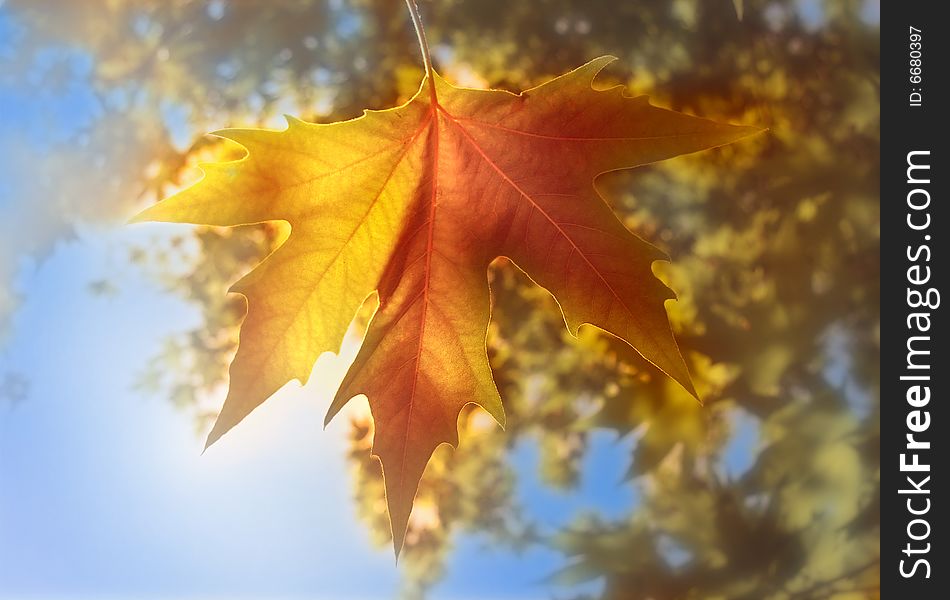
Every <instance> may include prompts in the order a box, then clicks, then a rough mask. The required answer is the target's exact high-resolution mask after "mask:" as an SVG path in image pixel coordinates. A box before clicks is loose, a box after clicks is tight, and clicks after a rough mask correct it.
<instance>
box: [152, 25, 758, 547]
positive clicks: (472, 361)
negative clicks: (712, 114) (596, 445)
mask: <svg viewBox="0 0 950 600" xmlns="http://www.w3.org/2000/svg"><path fill="white" fill-rule="evenodd" d="M414 16H415V15H414ZM417 26H418V23H417ZM423 48H424V54H425V55H426V57H427V54H428V53H427V50H425V46H424V44H423ZM612 60H615V59H613V58H612V57H602V58H598V59H596V60H593V61H591V62H589V63H587V64H586V65H584V66H582V67H580V68H578V69H576V70H574V71H572V72H570V73H568V74H566V75H564V76H561V77H558V78H556V79H554V80H551V81H549V82H547V83H545V84H543V85H541V86H538V87H536V88H533V89H531V90H528V91H526V92H523V93H521V94H517V95H516V94H512V93H509V92H504V91H497V90H473V89H463V88H458V87H455V86H452V85H450V84H449V83H447V82H446V81H445V80H443V79H442V78H441V77H439V76H438V75H437V74H436V73H435V72H434V71H433V70H432V68H431V64H430V63H429V60H428V58H427V60H426V71H427V75H426V77H425V79H424V81H423V83H422V86H421V87H420V89H419V92H418V93H417V94H416V95H415V96H414V97H413V98H412V99H411V100H409V101H408V102H407V103H406V104H404V105H402V106H400V107H398V108H393V109H389V110H384V111H366V112H365V113H364V115H363V116H362V117H359V118H357V119H353V120H350V121H344V122H338V123H332V124H313V123H306V122H303V121H299V120H296V119H293V118H290V117H288V128H287V129H286V130H284V131H268V130H259V129H230V130H224V131H220V132H217V135H219V136H221V137H224V138H227V139H230V140H233V141H235V142H237V143H239V144H241V145H242V146H244V148H245V149H246V150H247V155H246V156H245V157H244V158H242V159H240V160H238V161H234V162H227V163H215V164H207V165H203V166H202V169H203V171H204V178H203V179H202V180H201V181H199V182H198V183H197V184H195V185H194V186H192V187H190V188H188V189H186V190H184V191H182V192H179V193H178V194H176V195H174V196H172V197H170V198H168V199H165V200H163V201H162V202H160V203H158V204H156V205H155V206H153V207H151V208H149V209H147V210H145V211H144V212H142V213H141V214H140V215H139V216H137V217H136V218H135V220H136V221H166V222H182V223H195V224H203V225H216V226H236V225H243V224H249V223H259V222H263V221H273V220H283V221H286V222H288V223H289V224H290V226H291V228H292V229H291V234H290V236H289V238H288V239H287V241H286V242H285V243H284V244H283V245H281V246H280V247H279V248H278V249H277V250H276V251H275V252H274V253H272V254H271V255H270V256H268V257H267V258H266V259H265V260H264V261H263V262H262V263H261V264H260V265H259V266H258V267H257V268H255V269H254V270H253V271H251V272H250V273H249V274H248V275H247V276H246V277H244V278H243V279H241V280H240V281H239V282H238V283H237V284H235V285H234V287H233V288H232V291H234V292H238V293H240V294H242V295H244V296H245V297H246V298H247V307H248V308H247V317H246V319H245V321H244V323H243V325H242V328H241V338H240V345H239V348H238V351H237V354H236V356H235V358H234V361H233V363H232V365H231V381H230V389H229V391H228V395H227V398H226V400H225V403H224V407H223V409H222V410H221V413H220V415H219V416H218V419H217V421H216V423H215V425H214V427H213V429H212V431H211V433H210V434H209V436H208V445H210V444H211V443H213V442H214V441H216V440H217V439H218V438H220V437H221V435H223V434H224V433H226V432H227V431H228V430H229V429H231V428H232V427H234V426H235V425H236V424H237V423H238V422H240V421H241V420H242V419H243V418H244V417H245V416H247V415H248V414H249V413H250V412H251V411H252V410H254V409H255V408H256V407H257V406H259V405H260V404H261V403H262V402H263V401H264V400H266V399H267V398H268V397H269V396H271V395H272V394H273V393H274V392H276V391H277V390H278V389H279V388H281V387H282V386H283V385H284V384H286V383H287V382H288V381H290V380H292V379H296V380H299V381H300V382H301V383H304V384H305V383H306V382H307V379H308V378H309V375H310V372H311V370H312V368H313V365H314V362H315V361H316V359H317V358H318V357H319V356H320V354H321V353H323V352H326V351H334V352H338V351H339V348H340V344H341V342H342V339H343V336H344V334H345V332H346V330H347V328H348V326H349V324H350V322H351V321H352V319H353V317H354V315H355V314H356V312H357V310H358V309H359V307H360V306H361V305H362V303H363V302H364V300H366V299H367V297H368V296H369V295H371V294H372V293H373V292H376V293H377V295H378V300H379V307H378V309H377V311H376V313H375V315H374V316H373V318H372V320H371V321H370V323H369V326H368V328H367V331H366V336H365V339H364V340H363V343H362V346H361V348H360V351H359V353H358V355H357V357H356V359H355V361H354V362H353V364H352V366H351V367H350V369H349V371H348V373H347V374H346V377H345V378H344V380H343V382H342V384H341V385H340V388H339V390H338V392H337V394H336V397H335V399H334V401H333V403H332V405H331V406H330V409H329V412H328V414H327V422H329V420H330V419H331V418H332V417H333V416H334V415H335V414H336V413H337V412H338V411H339V410H340V409H341V408H342V407H343V405H344V404H346V402H347V401H348V400H349V399H350V398H352V397H354V396H357V395H359V394H365V395H366V396H367V398H368V400H369V405H370V408H371V410H372V414H373V418H374V421H375V424H376V435H375V439H374V445H373V454H374V455H375V456H377V457H378V458H379V459H380V461H381V463H382V466H383V473H384V480H385V489H386V496H387V502H388V506H389V513H390V520H391V524H392V533H393V540H394V545H395V549H396V552H397V554H398V552H399V549H400V548H401V546H402V543H403V538H404V535H405V531H406V527H407V523H408V519H409V513H410V511H411V508H412V502H413V497H414V495H415V492H416V489H417V487H418V483H419V480H420V478H421V477H422V473H423V471H424V469H425V466H426V464H427V462H428V460H429V458H430V456H431V454H432V452H433V451H434V449H435V448H436V447H437V446H438V445H440V444H442V443H449V444H452V445H453V446H456V445H457V444H458V429H457V419H458V415H459V412H460V411H461V409H462V408H463V407H464V406H465V405H467V404H470V403H474V404H477V405H478V406H480V407H482V408H483V409H485V410H486V411H488V413H490V414H491V415H492V416H493V417H494V418H495V419H496V420H497V421H498V422H499V423H500V424H502V425H504V420H505V416H504V411H503V408H502V402H501V398H500V397H499V394H498V391H497V390H496V388H495V385H494V381H493V379H492V374H491V369H490V368H489V363H488V357H487V352H486V331H487V327H488V322H489V317H490V304H489V303H490V292H489V283H488V267H489V263H491V262H492V261H493V260H494V259H495V258H497V257H499V256H505V257H508V258H509V259H510V260H511V261H513V262H514V263H515V264H516V265H517V266H518V267H520V268H521V269H522V270H524V272H525V273H527V274H528V275H529V276H530V277H531V278H532V280H533V281H535V282H536V283H537V284H539V285H541V286H543V287H544V288H546V289H547V290H549V291H550V292H551V293H552V294H553V295H554V297H555V298H556V299H557V301H558V303H559V305H560V307H561V309H562V312H563V315H564V319H565V322H566V324H567V327H568V328H569V330H570V331H571V333H573V334H575V335H576V334H577V331H578V328H579V327H580V326H581V325H582V324H585V323H589V324H592V325H594V326H596V327H599V328H600V329H602V330H604V331H606V332H609V333H611V334H613V335H615V336H617V337H619V338H621V339H623V340H625V341H626V342H628V343H629V344H630V345H632V346H633V347H634V348H635V349H636V350H637V351H638V352H639V353H640V354H641V355H642V356H643V357H644V358H646V359H647V360H648V361H650V362H651V363H653V364H654V365H656V366H657V367H658V368H659V369H660V370H662V371H663V372H665V373H667V374H668V375H669V376H670V377H672V378H673V379H674V380H676V381H677V382H678V383H679V384H680V385H682V386H683V387H684V388H686V389H687V390H688V391H689V392H690V393H691V394H693V395H695V391H694V389H693V386H692V383H691V382H690V377H689V373H688V371H687V368H686V365H685V363H684V361H683V358H682V357H681V355H680V353H679V350H678V348H677V346H676V342H675V340H674V339H673V334H672V331H671V328H670V325H669V321H668V319H667V315H666V312H665V308H664V301H665V300H668V299H671V298H673V297H674V296H673V294H672V292H671V291H670V290H669V289H668V288H667V287H666V286H665V285H663V284H662V283H661V282H660V281H659V280H658V279H657V278H656V277H655V276H654V275H653V273H652V271H651V265H652V263H653V262H654V261H657V260H664V259H666V257H665V256H664V254H663V253H662V252H660V251H659V250H658V249H657V248H655V247H653V246H652V245H650V244H648V243H647V242H645V241H643V240H642V239H640V238H639V237H637V236H635V235H634V234H632V233H631V232H629V231H628V230H627V229H626V228H625V227H624V226H623V224H622V223H621V222H620V221H619V220H618V219H617V217H616V216H615V215H614V214H613V212H612V211H611V210H610V208H609V207H608V206H607V204H606V203H605V202H604V201H603V199H602V198H600V197H599V196H598V194H597V192H596V190H595V188H594V186H593V181H594V179H595V178H596V177H597V176H598V175H600V174H602V173H605V172H607V171H612V170H617V169H626V168H631V167H635V166H638V165H643V164H647V163H651V162H654V161H658V160H663V159H666V158H670V157H673V156H676V155H679V154H684V153H689V152H695V151H698V150H701V149H705V148H711V147H715V146H720V145H723V144H727V143H730V142H732V141H735V140H737V139H739V138H742V137H744V136H747V135H749V134H751V133H754V132H756V131H758V130H757V129H754V128H750V127H740V126H733V125H725V124H719V123H715V122H713V121H709V120H705V119H701V118H697V117H693V116H688V115H684V114H681V113H677V112H673V111H669V110H665V109H661V108H657V107H655V106H652V105H650V104H649V102H648V101H647V99H646V98H645V97H639V98H630V97H627V96H625V95H624V93H623V90H622V88H621V87H619V86H618V87H614V88H612V89H607V90H601V91H597V90H595V89H594V88H593V87H592V83H593V80H594V78H595V76H596V75H597V73H598V72H599V71H600V70H601V69H602V68H603V67H604V66H606V65H607V64H608V63H609V62H611V61H612Z"/></svg>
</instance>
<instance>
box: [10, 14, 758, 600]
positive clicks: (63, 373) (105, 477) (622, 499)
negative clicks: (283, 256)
mask: <svg viewBox="0 0 950 600" xmlns="http://www.w3.org/2000/svg"><path fill="white" fill-rule="evenodd" d="M0 4H2V3H0ZM12 25H13V23H12V21H11V19H10V18H9V16H8V15H5V14H4V12H3V9H2V8H0V60H4V59H5V58H10V52H9V45H7V46H4V43H3V40H8V41H9V39H10V35H11V32H12V31H14V30H15V28H14V27H13V26H12ZM69 58H70V61H71V64H72V65H73V70H74V73H75V74H76V80H75V82H72V83H70V85H69V86H67V88H66V89H65V90H64V91H61V92H59V93H56V94H52V93H47V92H45V91H43V90H38V89H36V88H35V87H34V83H33V82H31V81H22V82H9V81H8V82H2V81H0V134H2V137H0V148H3V147H6V148H7V150H8V151H12V150H11V149H14V148H15V149H16V151H18V152H20V151H24V152H28V153H36V154H39V155H42V154H43V153H44V152H49V151H50V148H52V147H53V145H54V144H56V143H58V142H60V141H62V140H65V139H69V136H70V135H72V134H74V133H75V132H76V131H77V130H78V128H80V127H82V126H83V125H84V124H85V123H87V122H88V121H89V120H90V119H91V118H94V117H96V116H97V114H96V111H97V110H98V109H97V104H96V102H95V101H94V99H93V97H92V95H91V93H90V91H89V89H88V87H86V86H85V85H84V84H83V79H84V73H85V72H86V71H87V70H88V69H89V61H88V59H87V58H85V57H83V56H82V55H80V54H77V53H72V54H69ZM174 115H175V112H174V110H169V111H168V115H166V117H167V118H169V119H172V118H174ZM27 145H28V146H29V147H28V148H26V146H27ZM75 151H77V152H81V149H77V150H75ZM10 164H11V163H9V162H8V161H3V162H2V163H0V217H2V219H3V223H2V224H0V233H2V234H4V235H5V236H6V239H7V240H8V241H9V239H18V238H19V239H31V238H35V237H37V235H35V234H36V233H37V232H35V231H32V230H24V227H25V226H24V225H23V223H29V224H30V226H36V227H42V226H43V225H44V224H43V223H42V222H38V221H36V214H41V215H42V214H44V211H43V210H39V209H42V208H43V207H39V209H38V207H37V206H36V205H35V202H36V201H37V198H36V197H35V196H34V195H33V194H31V191H30V190H31V179H32V178H34V177H42V173H32V172H30V171H29V170H22V169H19V168H14V167H11V166H10ZM26 215H31V217H30V220H29V221H27V220H26ZM121 217H122V215H117V218H116V220H115V223H116V224H112V225H106V224H102V223H98V224H95V223H78V224H77V225H78V226H77V230H76V235H75V237H73V238H69V239H62V240H60V241H59V242H57V243H56V244H55V245H54V247H53V248H52V250H51V251H49V252H46V253H45V254H46V256H44V257H42V258H41V259H38V258H37V257H35V256H29V255H27V254H23V253H21V252H20V248H19V247H18V246H16V245H13V244H10V243H8V244H4V241H3V240H2V239H0V276H3V275H4V273H3V271H4V268H3V265H4V264H6V265H8V267H7V268H8V269H9V270H10V271H12V273H13V275H12V276H13V287H14V290H13V291H14V292H15V293H16V295H18V296H20V297H21V298H22V303H21V305H20V306H19V308H18V309H17V310H16V311H15V312H14V313H13V319H12V326H11V327H10V331H9V335H8V336H7V338H6V339H5V340H3V341H2V342H0V344H2V345H0V380H2V379H3V378H4V377H5V376H7V375H9V376H14V375H15V376H16V377H17V378H22V379H23V380H24V381H25V382H26V383H27V385H28V394H27V397H26V398H25V399H24V400H23V401H22V402H18V403H15V404H14V403H9V402H7V403H4V402H2V401H0V599H6V598H9V599H13V598H17V599H22V598H35V599H37V600H39V599H60V598H62V599H74V598H75V599H87V598H88V599H92V598H123V599H126V598H182V599H196V600H197V599H206V598H207V599H211V598H229V599H240V598H255V599H256V598H288V599H289V598H308V599H313V600H319V599H322V598H333V599H343V598H354V599H356V598H367V599H369V598H391V597H393V595H394V591H395V590H396V589H397V588H398V579H399V573H398V570H397V567H396V565H395V564H394V561H393V557H392V552H391V549H389V548H377V547H375V546H373V545H372V544H371V543H370V541H369V535H368V533H367V531H366V529H365V527H364V525H363V524H362V523H360V522H359V521H358V520H357V518H356V515H355V505H354V502H353V500H352V493H353V492H352V481H351V479H350V477H349V474H348V469H347V463H346V460H345V457H344V453H345V450H346V443H345V440H344V435H345V433H346V430H345V427H343V426H342V425H343V423H344V421H343V420H338V421H337V422H336V426H332V425H331V427H330V428H329V429H328V430H326V431H324V430H323V427H322V419H323V415H324V411H325V409H326V406H328V404H329V401H330V396H331V394H332V391H333V389H334V385H333V380H334V378H335V377H336V378H339V377H341V376H342V373H343V369H344V368H345V366H346V357H342V358H335V357H331V356H327V357H325V358H324V359H321V362H320V363H318V366H317V369H318V370H322V371H321V372H322V373H323V376H320V377H313V378H312V381H314V382H320V381H323V382H324V383H323V385H320V384H318V383H314V384H312V385H310V386H308V387H307V388H303V389H301V388H299V387H298V386H296V385H294V384H291V385H290V386H288V387H287V388H285V389H284V390H282V391H281V392H280V393H279V394H278V395H277V396H276V397H275V398H273V399H272V400H271V401H269V402H267V403H265V404H264V406H262V407H261V408H260V409H259V410H257V411H256V412H255V413H254V415H253V416H252V418H250V419H248V421H246V422H245V423H244V424H243V425H242V426H241V427H238V428H237V429H235V430H234V431H233V432H231V433H230V434H229V435H228V436H226V437H225V438H224V439H223V440H222V441H221V442H220V443H218V444H216V445H215V446H214V447H213V448H212V449H211V450H209V451H208V452H207V453H206V454H205V455H203V456H202V455H201V443H202V441H201V440H200V439H199V437H198V436H197V435H196V434H195V432H194V426H193V422H192V421H191V418H190V416H189V415H188V414H186V413H182V412H179V411H176V410H175V409H174V408H173V407H172V405H171V403H170V402H166V401H164V400H163V399H161V398H155V397H149V396H146V395H142V394H141V393H139V392H137V391H135V389H134V383H135V380H136V377H137V376H138V375H139V374H140V373H141V371H142V369H143V368H144V366H145V363H146V361H147V360H148V358H149V357H151V356H154V355H155V354H156V353H157V352H158V351H159V350H160V347H161V344H162V342H163V341H164V340H165V339H166V337H167V336H169V335H170V334H173V333H175V332H177V331H183V330H186V329H187V328H189V327H194V326H196V325H198V324H199V315H198V314H197V311H196V310H195V309H194V307H191V306H188V305H186V304H185V303H183V302H182V301H181V300H179V299H177V298H176V297H174V296H172V295H170V294H169V293H168V292H167V291H165V290H163V289H162V288H161V287H159V286H157V285H156V284H155V283H154V281H152V280H150V279H148V278H147V277H146V276H145V275H144V274H143V273H141V272H140V271H138V270H137V269H136V268H135V267H133V266H131V265H129V264H127V263H126V262H125V258H124V257H125V256H126V254H125V253H124V249H125V248H127V247H128V245H129V244H131V243H140V244H141V243H145V242H147V241H148V240H149V239H152V238H155V237H156V236H157V237H161V236H171V235H176V234H180V233H181V232H182V231H186V230H187V228H184V227H180V226H170V225H144V226H135V227H127V226H124V225H121V224H120V223H121V222H122V221H123V220H124V219H123V218H121ZM0 237H2V236H0ZM106 276H108V277H109V279H110V280H111V281H112V282H113V283H114V284H115V285H116V287H117V289H118V290H119V292H118V294H117V295H106V296H102V295H100V296H97V295H93V294H91V293H90V292H89V284H90V283H92V282H94V281H97V280H100V279H102V278H103V277H106ZM7 283H9V282H8V281H7V280H4V281H2V282H0V285H7ZM739 425H740V428H741V430H742V434H741V435H739V436H738V437H737V441H736V442H735V443H734V444H733V446H732V447H730V450H729V452H730V457H731V458H730V465H731V468H730V470H734V471H735V472H739V471H741V470H742V469H743V468H744V467H745V466H747V463H748V460H749V459H748V457H750V456H751V455H752V453H753V447H754V444H755V424H754V422H753V421H752V420H751V419H747V420H746V421H742V422H740V423H739ZM633 443H634V442H633V441H632V440H631V439H630V438H627V439H624V440H619V441H618V440H615V439H614V438H613V437H612V436H610V435H607V434H604V435H599V436H596V437H595V439H594V440H593V444H592V451H591V453H590V455H589V456H588V457H587V458H586V462H585V468H584V469H583V473H584V477H583V481H582V482H581V485H580V488H579V489H578V490H577V491H576V492H571V493H569V494H564V493H559V492H554V491H551V490H550V489H548V488H547V487H545V486H544V485H543V484H542V483H541V482H540V480H539V479H538V476H537V472H538V468H537V462H538V457H539V450H538V448H537V446H536V445H535V444H533V443H532V442H531V441H530V440H528V441H524V442H522V443H519V445H518V446H517V447H516V448H515V449H514V451H513V457H512V460H513V464H514V465H515V466H516V468H517V470H518V473H519V480H518V496H519V500H520V501H521V502H522V503H523V504H524V505H525V506H526V507H527V508H528V509H529V511H530V512H531V513H532V515H533V516H534V517H536V518H537V519H538V520H539V522H540V523H541V524H542V525H543V526H546V527H549V528H553V527H555V526H557V525H562V524H564V523H566V522H568V521H569V520H570V519H571V518H573V516H575V515H576V514H577V513H578V512H581V511H592V510H596V511H598V512H599V513H600V514H602V515H603V516H604V517H605V518H615V519H619V518H622V517H623V516H624V514H625V513H626V510H628V509H629V507H630V506H631V504H632V503H633V502H635V500H636V493H635V492H636V490H635V489H634V488H632V487H631V486H629V485H621V484H620V482H621V479H622V477H623V474H624V473H625V471H626V469H627V465H628V461H629V458H630V454H631V449H632V445H633ZM563 564H564V563H563V558H562V557H560V556H558V555H557V554H555V553H553V552H550V551H545V550H532V551H529V552H527V553H526V554H523V555H515V554H512V553H509V552H502V551H498V550H497V549H495V550H492V549H489V548H488V547H487V546H486V544H485V543H484V540H483V539H481V538H480V537H479V536H477V535H474V536H463V537H461V538H459V539H458V540H457V544H456V549H455V551H454V552H453V554H452V555H451V557H450V560H449V565H448V576H447V578H446V579H445V581H443V582H442V583H440V584H439V586H438V587H437V589H436V590H435V592H434V594H433V597H436V598H440V599H442V598H447V599H452V598H457V599H467V598H473V599H474V598H481V599H487V598H512V599H514V598H524V599H528V598H549V597H551V596H552V594H551V591H550V590H548V589H546V588H544V587H543V586H542V585H540V584H539V582H540V581H541V580H542V579H543V578H544V577H546V576H547V575H549V574H551V573H552V572H553V571H555V570H556V569H557V568H558V567H561V566H563ZM594 587H595V589H596V585H595V586H594Z"/></svg>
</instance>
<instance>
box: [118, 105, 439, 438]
mask: <svg viewBox="0 0 950 600" xmlns="http://www.w3.org/2000/svg"><path fill="white" fill-rule="evenodd" d="M425 104H426V103H425V102H424V101H419V100H414V101H411V102H409V103H408V104H406V105H405V106H403V107H400V108H399V109H395V110H389V111H379V112H376V111H367V113H366V114H365V115H364V116H362V117H360V118H358V119H354V120H351V121H346V122H341V123H333V124H329V125H321V124H312V123H305V122H303V121H299V120H296V119H293V118H288V123H289V127H288V129H286V130H285V131H266V130H257V129H231V130H224V131H220V132H217V133H216V135H219V136H221V137H224V138H227V139H231V140H233V141H235V142H237V143H239V144H241V145H242V146H244V147H245V148H246V149H247V152H248V154H247V156H245V157H244V158H242V159H241V160H238V161H234V162H227V163H220V164H218V163H211V164H204V165H202V167H201V168H202V170H203V171H204V178H203V179H202V180H201V181H199V182H198V183H196V184H195V185H194V186H192V187H190V188H188V189H186V190H183V191H182V192H179V193H178V194H176V195H174V196H172V197H170V198H167V199H166V200H163V201H162V202H160V203H158V204H156V205H155V206H153V207H151V208H149V209H147V210H145V211H144V212H142V213H141V214H139V215H138V216H137V217H136V218H135V219H134V220H135V221H166V222H178V223H195V224H202V225H219V226H233V225H244V224H249V223H259V222H263V221H271V220H284V221H287V222H288V223H290V225H291V227H292V230H291V234H290V237H289V238H288V240H287V241H286V242H285V243H284V244H283V245H282V246H281V247H280V248H278V249H277V250H276V251H275V252H274V253H273V254H271V255H270V256H269V257H267V259H266V260H265V261H264V262H262V263H261V264H260V265H259V266H258V267H257V268H256V269H254V270H253V271H252V272H251V273H250V274H248V275H247V276H246V277H244V278H243V279H242V280H240V281H238V282H237V283H236V284H235V285H234V287H233V288H232V291H234V292H238V293H241V294H243V295H244V296H245V297H246V298H247V301H248V312H247V317H246V319H245V321H244V323H243V325H242V327H241V339H240V345H239V347H238V352H237V355H236V356H235V358H234V361H233V362H232V364H231V370H230V371H231V382H230V388H229V390H228V396H227V399H226V400H225V403H224V407H223V408H222V410H221V413H220V415H219V416H218V419H217V421H216V422H215V425H214V428H213V429H212V431H211V433H210V434H209V436H208V440H207V445H209V446H210V445H211V444H212V443H214V442H215V441H216V440H217V439H218V438H220V437H221V436H222V435H223V434H224V433H226V432H227V431H228V430H229V429H231V428H232V427H234V426H235V425H236V424H237V423H239V422H240V421H241V420H242V419H243V418H244V417H245V416H247V415H248V414H249V413H250V412H251V411H252V410H254V409H255V408H256V407H257V406H259V405H260V404H261V403H262V402H264V400H266V399H267V398H268V397H270V396H271V395H272V394H273V393H274V392H276V391H277V390H278V389H280V388H281V387H282V386H283V385H284V384H286V383H287V382H288V381H290V380H292V379H297V380H299V381H300V382H301V383H306V382H307V379H308V378H309V376H310V372H311V370H312V369H313V365H314V363H315V362H316V359H317V358H318V357H319V356H320V354H322V353H323V352H327V351H332V352H338V351H339V348H340V344H341V342H342V340H343V335H344V333H345V332H346V329H347V327H348V326H349V323H350V321H352V319H353V316H354V315H355V314H356V311H357V309H358V308H359V306H360V305H361V304H362V302H363V300H364V299H365V298H366V297H367V296H368V295H369V294H371V293H372V292H373V291H374V290H375V289H376V287H377V285H378V283H379V279H380V276H381V274H382V272H383V268H384V267H385V264H386V263H385V257H387V256H388V255H389V254H391V253H392V251H393V248H394V246H395V244H396V240H397V238H398V236H399V232H400V230H401V228H402V223H403V221H404V220H405V217H406V214H407V212H408V208H409V203H407V202H406V198H407V196H412V195H413V193H414V189H415V188H416V187H418V185H419V181H420V177H419V173H421V172H423V171H424V170H425V165H424V164H423V162H422V160H423V151H424V145H423V144H420V143H416V141H417V140H418V139H419V138H421V137H424V135H425V132H424V131H423V124H424V122H425V119H426V115H427V114H428V110H427V108H426V105H425Z"/></svg>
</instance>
